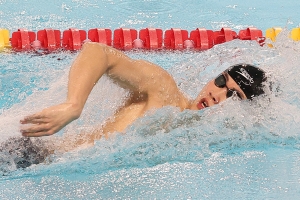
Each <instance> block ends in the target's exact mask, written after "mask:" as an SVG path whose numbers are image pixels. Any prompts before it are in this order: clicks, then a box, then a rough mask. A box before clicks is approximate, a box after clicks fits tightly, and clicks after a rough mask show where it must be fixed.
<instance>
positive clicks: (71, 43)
mask: <svg viewBox="0 0 300 200" xmlns="http://www.w3.org/2000/svg"><path fill="white" fill-rule="evenodd" d="M85 39H86V32H85V30H79V29H76V28H70V29H69V30H65V31H64V32H63V40H62V46H63V47H64V48H65V49H66V50H71V51H74V50H79V49H81V47H82V43H83V41H84V40H85Z"/></svg>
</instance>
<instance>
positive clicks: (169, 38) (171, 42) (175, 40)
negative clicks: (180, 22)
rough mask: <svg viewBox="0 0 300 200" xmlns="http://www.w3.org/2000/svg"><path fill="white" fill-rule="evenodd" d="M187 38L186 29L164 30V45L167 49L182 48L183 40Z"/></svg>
mask: <svg viewBox="0 0 300 200" xmlns="http://www.w3.org/2000/svg"><path fill="white" fill-rule="evenodd" d="M186 40H188V31H187V30H181V29H178V28H172V29H171V30H166V31H165V38H164V46H165V47H166V48H167V49H174V50H181V49H184V47H185V46H184V41H186Z"/></svg>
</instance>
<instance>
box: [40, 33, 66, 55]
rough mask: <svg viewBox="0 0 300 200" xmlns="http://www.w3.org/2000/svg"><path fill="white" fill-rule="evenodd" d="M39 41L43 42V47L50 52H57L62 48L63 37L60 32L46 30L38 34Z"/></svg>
mask: <svg viewBox="0 0 300 200" xmlns="http://www.w3.org/2000/svg"><path fill="white" fill-rule="evenodd" d="M37 40H39V41H40V42H41V47H42V48H44V49H47V50H49V51H54V50H57V49H59V48H60V47H61V35H60V31H59V30H53V29H50V28H49V29H44V30H40V31H38V32H37Z"/></svg>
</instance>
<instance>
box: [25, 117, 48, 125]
mask: <svg viewBox="0 0 300 200" xmlns="http://www.w3.org/2000/svg"><path fill="white" fill-rule="evenodd" d="M49 122H50V120H49V119H48V118H38V119H31V120H30V121H25V120H20V123H21V124H42V123H49Z"/></svg>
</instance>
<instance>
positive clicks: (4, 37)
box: [0, 29, 10, 51]
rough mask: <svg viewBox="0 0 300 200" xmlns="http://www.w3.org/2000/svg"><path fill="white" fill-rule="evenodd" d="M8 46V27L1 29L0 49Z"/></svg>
mask: <svg viewBox="0 0 300 200" xmlns="http://www.w3.org/2000/svg"><path fill="white" fill-rule="evenodd" d="M8 47H10V43H9V31H8V30H7V29H0V51H2V50H3V49H4V48H8Z"/></svg>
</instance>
